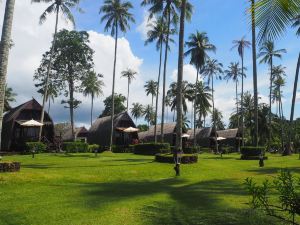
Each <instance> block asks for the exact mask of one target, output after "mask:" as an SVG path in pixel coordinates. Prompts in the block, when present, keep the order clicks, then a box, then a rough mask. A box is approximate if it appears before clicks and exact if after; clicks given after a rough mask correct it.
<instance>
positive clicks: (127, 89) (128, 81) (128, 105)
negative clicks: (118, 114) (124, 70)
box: [127, 79, 130, 112]
mask: <svg viewBox="0 0 300 225" xmlns="http://www.w3.org/2000/svg"><path fill="white" fill-rule="evenodd" d="M129 85H130V82H129V79H128V87H127V112H128V106H129Z"/></svg>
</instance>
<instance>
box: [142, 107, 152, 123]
mask: <svg viewBox="0 0 300 225" xmlns="http://www.w3.org/2000/svg"><path fill="white" fill-rule="evenodd" d="M143 115H144V116H145V120H146V121H147V122H148V127H149V126H150V124H153V122H154V112H153V107H152V106H151V105H146V106H145V107H144V112H143Z"/></svg>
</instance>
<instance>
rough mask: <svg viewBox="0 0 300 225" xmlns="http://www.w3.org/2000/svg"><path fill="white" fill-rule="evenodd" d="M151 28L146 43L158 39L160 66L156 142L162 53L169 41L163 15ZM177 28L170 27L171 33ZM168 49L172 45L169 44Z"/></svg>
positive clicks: (156, 101) (170, 39)
mask: <svg viewBox="0 0 300 225" xmlns="http://www.w3.org/2000/svg"><path fill="white" fill-rule="evenodd" d="M149 27H150V30H149V31H148V32H147V36H148V38H147V40H146V42H145V45H147V44H149V43H152V42H154V41H156V50H157V51H159V67H158V77H157V90H156V99H155V124H154V142H155V143H157V135H156V129H157V116H158V115H157V114H158V97H159V85H160V76H161V64H162V53H163V44H164V43H166V41H167V33H168V26H167V25H166V24H165V23H164V21H163V17H159V18H158V19H157V20H156V21H154V22H153V23H152V24H150V25H149ZM175 32H176V31H175V29H170V31H169V33H170V34H174V33H175ZM169 42H174V41H173V39H172V38H171V37H170V36H169ZM168 49H170V47H169V46H168Z"/></svg>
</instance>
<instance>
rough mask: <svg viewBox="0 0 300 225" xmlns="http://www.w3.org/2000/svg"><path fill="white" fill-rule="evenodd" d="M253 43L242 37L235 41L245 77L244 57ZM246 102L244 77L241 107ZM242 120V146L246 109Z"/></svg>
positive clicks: (243, 143) (242, 109)
mask: <svg viewBox="0 0 300 225" xmlns="http://www.w3.org/2000/svg"><path fill="white" fill-rule="evenodd" d="M250 46H251V42H250V41H247V40H245V37H242V38H241V39H240V40H234V41H233V47H232V49H233V48H237V49H238V54H239V56H240V57H241V62H242V74H244V75H245V72H244V56H245V49H246V48H250ZM243 100H244V76H242V93H241V106H242V105H243ZM241 112H242V113H241V120H242V146H244V145H245V139H244V108H243V107H241Z"/></svg>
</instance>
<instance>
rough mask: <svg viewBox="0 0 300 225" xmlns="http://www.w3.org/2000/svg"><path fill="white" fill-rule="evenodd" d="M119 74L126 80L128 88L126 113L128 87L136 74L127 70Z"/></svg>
mask: <svg viewBox="0 0 300 225" xmlns="http://www.w3.org/2000/svg"><path fill="white" fill-rule="evenodd" d="M121 74H122V75H121V77H125V78H127V80H128V87H127V112H128V104H129V86H130V83H131V81H132V80H133V79H135V75H137V72H135V71H133V70H131V69H127V70H124V71H123V72H122V73H121Z"/></svg>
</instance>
